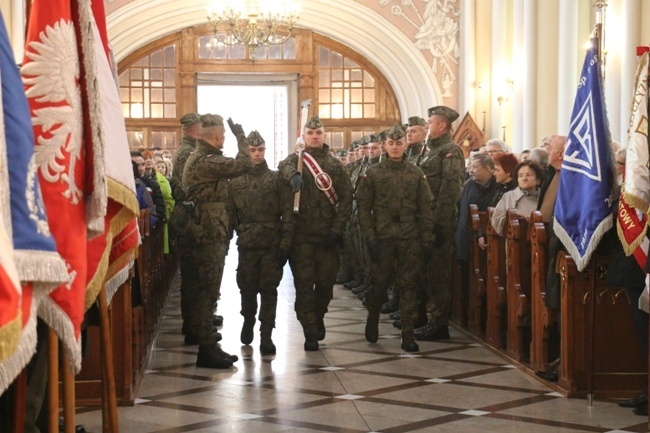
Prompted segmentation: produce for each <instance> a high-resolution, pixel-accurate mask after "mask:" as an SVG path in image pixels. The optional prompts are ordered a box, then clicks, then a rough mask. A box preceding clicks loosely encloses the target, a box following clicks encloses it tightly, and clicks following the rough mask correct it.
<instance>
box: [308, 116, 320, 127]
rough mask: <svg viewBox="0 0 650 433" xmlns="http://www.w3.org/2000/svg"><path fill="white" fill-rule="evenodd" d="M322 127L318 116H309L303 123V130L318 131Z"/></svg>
mask: <svg viewBox="0 0 650 433" xmlns="http://www.w3.org/2000/svg"><path fill="white" fill-rule="evenodd" d="M322 127H323V122H321V121H320V118H319V117H318V116H311V119H309V121H308V122H307V123H305V128H307V129H318V128H322Z"/></svg>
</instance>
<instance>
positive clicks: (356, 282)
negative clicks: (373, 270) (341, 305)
mask: <svg viewBox="0 0 650 433" xmlns="http://www.w3.org/2000/svg"><path fill="white" fill-rule="evenodd" d="M362 283H363V281H362V280H361V279H357V278H355V279H354V280H352V281H348V282H347V283H345V284H343V287H345V288H346V289H349V290H351V289H354V288H355V287H359V286H360V285H361V284H362Z"/></svg>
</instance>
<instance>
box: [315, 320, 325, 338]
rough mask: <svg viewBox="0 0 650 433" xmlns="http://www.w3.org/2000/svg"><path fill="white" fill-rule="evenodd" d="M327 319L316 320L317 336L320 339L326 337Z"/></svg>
mask: <svg viewBox="0 0 650 433" xmlns="http://www.w3.org/2000/svg"><path fill="white" fill-rule="evenodd" d="M325 333H326V330H325V320H324V319H323V318H320V319H318V320H317V321H316V337H317V338H318V341H323V340H324V339H325Z"/></svg>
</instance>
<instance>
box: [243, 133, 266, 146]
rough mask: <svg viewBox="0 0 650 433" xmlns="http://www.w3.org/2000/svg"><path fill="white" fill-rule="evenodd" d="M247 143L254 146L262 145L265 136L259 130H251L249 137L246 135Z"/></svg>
mask: <svg viewBox="0 0 650 433" xmlns="http://www.w3.org/2000/svg"><path fill="white" fill-rule="evenodd" d="M246 143H247V144H248V145H249V146H253V147H258V146H261V145H263V144H264V143H265V141H264V138H262V136H261V135H260V133H259V132H257V131H251V132H250V134H248V137H246Z"/></svg>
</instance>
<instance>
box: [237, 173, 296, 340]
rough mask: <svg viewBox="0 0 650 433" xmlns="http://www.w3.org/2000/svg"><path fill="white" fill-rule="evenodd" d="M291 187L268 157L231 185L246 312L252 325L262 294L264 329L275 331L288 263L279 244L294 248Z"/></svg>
mask: <svg viewBox="0 0 650 433" xmlns="http://www.w3.org/2000/svg"><path fill="white" fill-rule="evenodd" d="M290 193H291V191H290V190H289V187H288V186H287V185H286V184H285V183H283V182H281V181H280V176H279V174H278V172H277V171H273V170H270V169H269V167H268V165H267V164H266V161H264V162H263V163H260V164H257V165H254V166H253V168H252V169H251V171H249V172H248V174H245V175H244V176H240V177H238V178H236V179H233V180H232V181H231V182H230V184H229V185H228V196H229V200H228V216H229V217H230V224H231V227H232V229H234V230H236V231H237V247H238V250H239V265H238V267H237V285H238V286H239V291H240V293H241V315H242V316H244V321H245V322H248V324H249V325H250V326H251V328H252V326H253V324H254V323H255V316H256V315H257V294H258V293H259V294H260V301H261V303H260V314H259V319H260V323H261V325H260V331H261V332H262V334H263V335H264V334H268V335H269V336H270V334H271V330H272V329H273V328H274V327H275V310H276V305H277V301H278V290H277V289H278V284H280V280H281V279H282V267H283V266H284V263H283V262H282V261H281V257H280V255H279V254H278V251H279V249H280V248H284V249H285V250H286V251H289V248H290V247H291V221H292V213H291V197H290Z"/></svg>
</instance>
